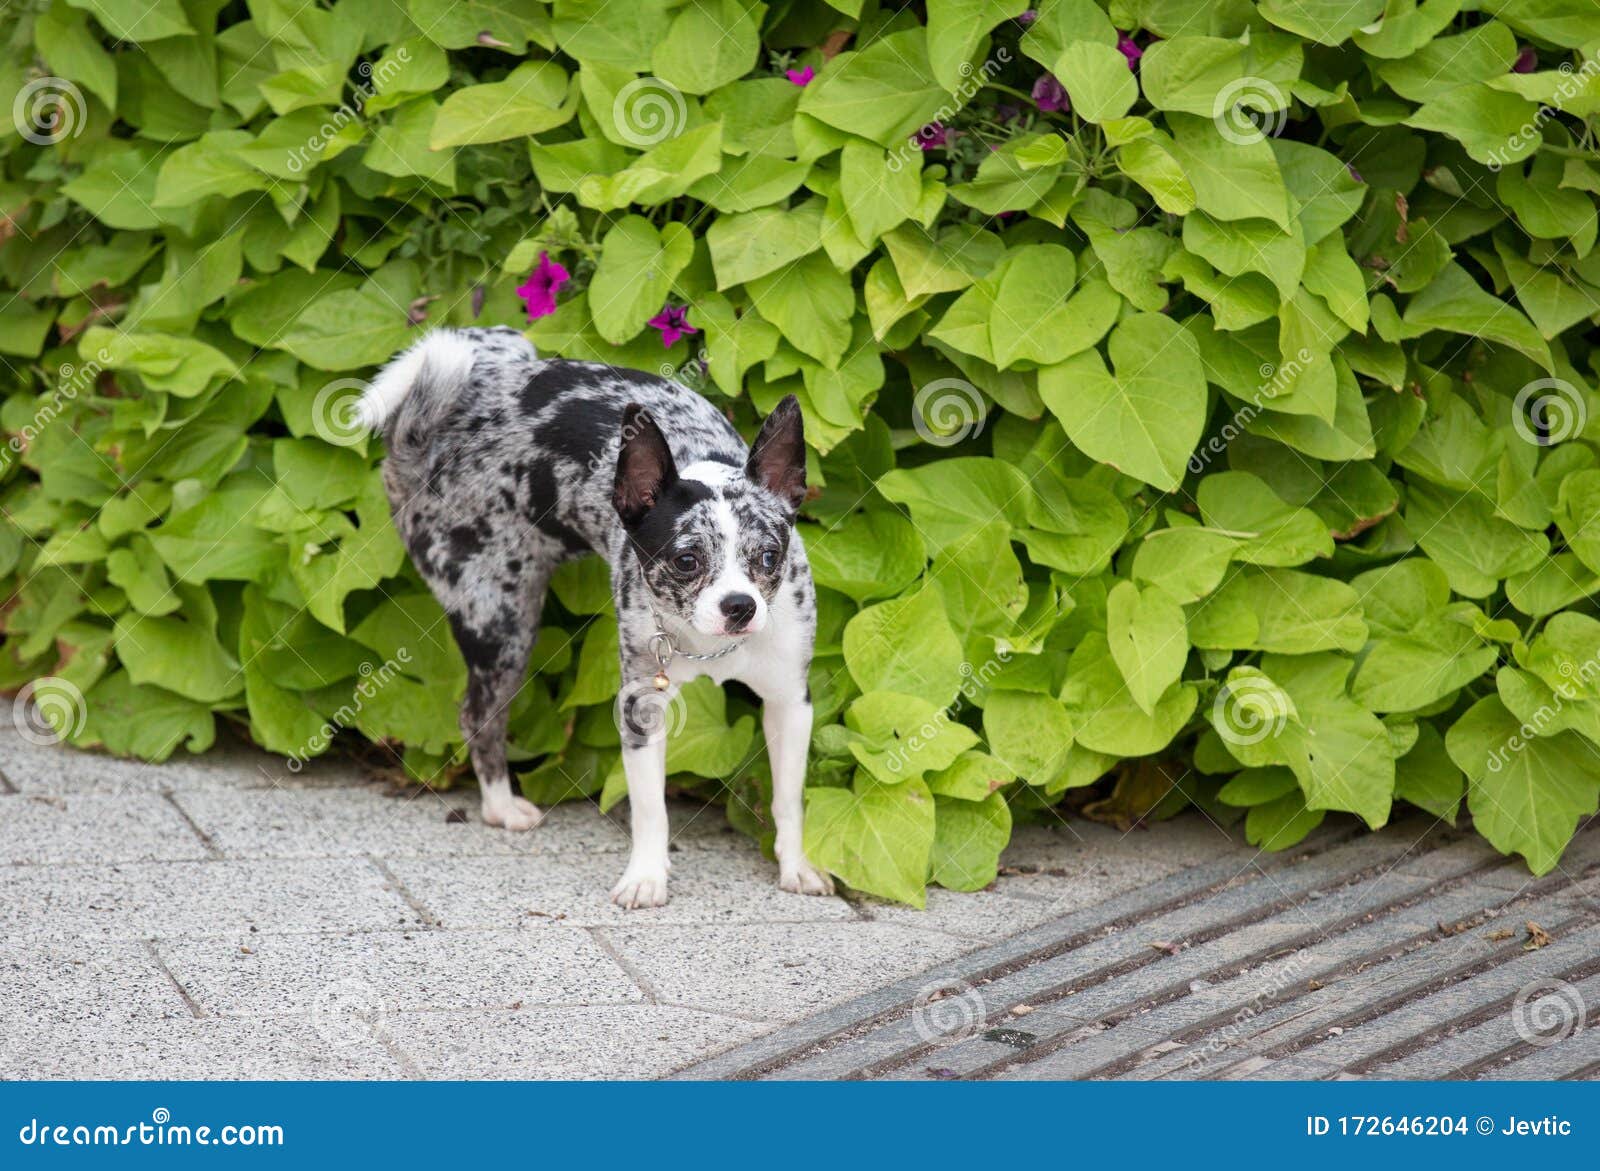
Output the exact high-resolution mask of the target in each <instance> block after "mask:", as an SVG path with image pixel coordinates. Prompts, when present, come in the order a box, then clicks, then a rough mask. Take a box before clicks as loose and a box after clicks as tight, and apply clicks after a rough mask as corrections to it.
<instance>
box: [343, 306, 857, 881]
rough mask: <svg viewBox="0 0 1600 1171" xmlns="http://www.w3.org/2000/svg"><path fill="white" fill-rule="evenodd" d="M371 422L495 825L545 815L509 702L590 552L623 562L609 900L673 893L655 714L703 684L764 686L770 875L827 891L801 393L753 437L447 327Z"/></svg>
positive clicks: (618, 379)
mask: <svg viewBox="0 0 1600 1171" xmlns="http://www.w3.org/2000/svg"><path fill="white" fill-rule="evenodd" d="M359 415H360V419H361V421H362V422H364V423H365V424H366V425H367V426H369V427H371V428H373V429H376V430H381V431H382V433H383V434H384V436H385V438H386V440H387V443H388V449H389V454H388V459H387V460H386V461H385V463H384V484H385V487H386V488H387V489H388V494H389V500H390V503H391V505H392V508H393V512H394V520H395V525H396V526H397V528H398V529H399V531H400V535H401V538H402V539H403V540H404V541H405V545H406V548H407V549H408V550H410V553H411V559H412V561H413V563H415V565H416V567H417V569H418V571H419V572H420V573H421V574H422V576H423V578H424V579H425V580H426V581H427V583H428V585H429V586H430V587H431V588H432V589H433V592H434V595H435V596H436V597H437V598H438V599H439V602H440V603H441V604H442V605H443V607H444V610H445V613H446V614H447V615H448V616H449V620H450V626H451V629H452V631H453V632H454V634H455V638H456V642H457V644H458V645H459V646H460V648H461V653H462V656H463V657H464V658H465V659H466V663H467V693H466V698H465V700H464V701H463V703H462V705H461V729H462V732H463V734H464V735H465V736H466V740H467V746H468V748H469V750H470V752H471V756H472V767H473V769H474V771H476V773H477V774H478V783H479V785H480V786H481V787H482V791H483V820H484V821H485V822H487V823H488V824H490V825H498V826H504V827H505V828H507V829H513V830H526V829H532V828H533V827H534V826H536V825H538V824H539V821H540V819H541V818H542V816H543V815H542V814H541V813H540V811H539V808H538V806H536V805H534V804H533V803H532V802H530V801H528V800H526V799H524V798H523V797H521V796H519V795H517V794H515V793H514V792H513V791H512V785H511V777H510V772H509V770H508V768H507V766H506V713H507V709H508V708H509V707H510V705H511V701H512V699H513V697H514V696H515V695H516V693H517V690H518V688H520V687H521V685H522V682H523V676H524V672H525V671H526V669H527V664H528V655H529V652H530V651H531V650H532V648H533V644H534V640H535V639H536V638H537V636H538V633H539V615H540V611H541V609H542V608H543V605H544V596H545V590H546V589H547V588H548V587H549V584H550V576H551V574H552V573H553V572H554V571H555V569H556V567H557V566H558V565H560V564H561V563H562V562H563V561H566V560H568V559H569V558H572V557H576V556H579V555H581V554H584V553H587V552H590V551H591V550H592V551H593V552H596V553H598V554H600V556H602V557H604V558H605V559H606V561H608V562H609V563H610V565H611V590H612V597H613V599H614V601H615V603H616V610H617V628H618V641H619V644H620V648H621V655H622V688H621V693H620V695H619V697H618V702H617V713H618V727H619V728H620V730H621V733H622V761H623V767H624V769H625V770H626V772H627V777H628V802H629V808H630V815H631V819H632V827H633V849H632V853H631V855H630V857H629V859H628V866H627V869H626V870H625V871H624V872H623V875H622V879H621V881H620V882H618V883H617V885H616V888H615V889H614V890H613V891H612V892H611V897H612V900H613V901H614V902H616V903H619V904H620V905H622V906H624V907H655V906H660V905H661V904H663V903H665V902H666V901H667V870H668V868H669V865H670V864H669V862H668V859H667V812H666V799H665V790H666V757H667V747H666V735H665V731H666V729H665V723H666V721H665V720H664V718H663V716H664V713H665V711H666V710H667V705H668V704H669V703H670V702H671V700H672V697H673V696H674V695H675V694H676V691H677V688H678V687H679V686H680V685H682V684H683V683H685V682H687V681H689V680H691V679H693V678H695V677H697V676H699V675H710V676H711V677H712V678H713V679H715V680H717V681H718V682H719V683H720V682H721V681H723V680H725V679H738V680H741V681H742V682H744V683H746V684H748V685H749V686H750V688H751V689H752V690H754V691H755V692H756V694H757V695H759V696H760V697H761V699H762V701H763V705H764V710H763V713H762V715H763V726H764V728H765V730H766V738H767V745H768V752H769V755H770V758H771V765H772V815H773V822H774V826H775V828H776V831H777V842H776V851H777V855H778V866H779V879H778V881H779V885H781V886H782V887H783V889H785V890H791V891H797V892H801V893H805V894H827V893H829V892H830V891H831V890H832V888H833V884H832V882H831V880H830V879H829V878H828V876H827V875H826V874H825V873H823V872H822V871H820V870H818V869H817V868H816V867H814V866H812V865H811V863H810V862H809V861H808V860H807V859H806V856H805V851H804V848H803V846H802V844H801V817H802V812H803V789H804V786H805V772H806V753H807V749H808V746H809V743H810V739H811V694H810V689H809V687H808V685H807V673H808V671H809V669H810V666H811V654H812V645H813V642H814V640H815V636H816V596H815V593H814V591H813V588H812V584H811V570H810V566H809V565H808V564H807V562H806V555H805V549H804V548H803V547H802V545H801V542H800V538H799V537H798V535H796V533H795V531H794V521H795V514H796V512H797V511H798V509H799V507H800V503H801V501H802V499H803V498H804V496H805V490H806V484H805V442H804V437H803V434H802V424H801V418H800V408H799V406H798V404H797V403H796V402H795V400H794V398H793V397H792V396H791V397H790V398H786V399H784V400H783V401H782V402H781V403H779V404H778V406H777V407H776V409H774V410H773V412H772V414H771V415H769V416H768V417H767V420H766V422H765V423H764V424H763V425H762V427H761V432H760V434H759V435H758V436H757V437H756V441H755V445H754V447H753V448H746V446H745V443H744V441H743V440H742V439H741V438H740V437H739V434H738V432H737V431H735V430H734V429H733V426H732V424H730V423H729V422H728V420H727V419H725V418H724V417H723V416H722V415H721V414H720V413H719V412H718V411H717V410H716V409H715V408H714V407H713V406H712V405H711V404H710V403H709V402H707V401H706V400H705V399H704V398H702V397H701V396H700V395H698V394H696V393H694V392H693V391H691V390H689V389H688V388H687V387H684V386H680V385H679V384H678V383H676V382H672V381H669V380H668V379H665V378H658V377H656V376H654V375H651V374H643V373H640V372H638V371H635V370H624V369H620V368H617V367H613V366H604V365H600V364H598V363H591V362H568V361H560V360H549V359H541V358H540V357H539V356H538V354H537V353H536V352H535V350H534V348H533V346H532V345H531V344H530V343H529V342H528V341H527V340H526V339H525V338H524V337H523V336H522V335H521V334H519V333H517V332H516V331H515V330H512V329H508V328H504V327H500V328H495V329H440V330H435V331H433V332H431V333H429V334H427V335H426V336H425V337H423V338H422V340H420V341H419V342H417V343H416V344H415V345H413V346H412V347H410V348H409V349H407V350H405V351H404V352H403V353H401V354H399V355H398V356H396V357H395V358H394V359H393V360H391V361H390V362H389V364H388V365H387V366H385V367H384V368H383V370H382V371H381V372H380V373H379V374H378V376H377V377H376V378H375V379H374V380H373V382H372V384H371V386H370V387H369V388H368V389H367V391H366V393H365V395H364V396H363V397H362V399H361V402H360V406H359Z"/></svg>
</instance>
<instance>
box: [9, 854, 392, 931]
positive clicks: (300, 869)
mask: <svg viewBox="0 0 1600 1171" xmlns="http://www.w3.org/2000/svg"><path fill="white" fill-rule="evenodd" d="M0 881H3V882H4V883H5V897H4V898H3V899H0V939H19V940H20V939H68V938H74V937H83V938H89V939H150V938H157V937H178V936H211V935H219V934H228V933H232V932H237V931H245V930H248V929H249V928H250V927H256V928H257V929H258V930H261V931H330V930H340V929H352V928H354V929H363V928H364V929H367V930H372V929H376V928H393V927H414V926H417V925H419V923H420V922H421V921H422V916H420V915H419V914H418V913H417V911H416V910H415V909H414V908H413V906H412V905H411V904H410V903H408V902H407V901H406V899H405V897H404V896H403V895H402V894H401V893H399V892H398V891H397V890H396V888H395V887H394V885H393V884H392V882H391V881H390V880H389V879H387V878H386V877H385V876H384V875H383V874H382V873H381V872H380V871H379V869H378V868H377V867H375V866H373V865H372V864H371V863H370V862H367V861H364V860H361V859H353V858H352V859H326V860H313V861H294V862H280V861H264V862H225V861H208V862H165V863H151V862H139V863H133V864H130V865H125V866H115V865H112V866H85V865H73V866H17V867H11V868H10V869H8V870H7V871H5V872H4V873H3V874H0Z"/></svg>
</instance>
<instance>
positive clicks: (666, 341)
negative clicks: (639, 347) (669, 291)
mask: <svg viewBox="0 0 1600 1171" xmlns="http://www.w3.org/2000/svg"><path fill="white" fill-rule="evenodd" d="M645 324H646V325H648V326H650V327H651V328H652V329H659V330H660V331H661V347H662V348H663V349H667V350H670V349H671V348H672V347H673V346H675V345H676V344H677V343H678V339H679V338H681V337H686V336H688V335H689V334H694V333H699V332H700V331H699V330H698V329H696V328H695V327H694V326H692V325H690V324H689V306H687V305H674V304H673V303H672V302H671V301H668V302H667V303H666V304H665V305H663V306H661V312H660V313H657V314H656V315H655V316H654V317H652V318H651V319H650V320H649V321H647V322H645Z"/></svg>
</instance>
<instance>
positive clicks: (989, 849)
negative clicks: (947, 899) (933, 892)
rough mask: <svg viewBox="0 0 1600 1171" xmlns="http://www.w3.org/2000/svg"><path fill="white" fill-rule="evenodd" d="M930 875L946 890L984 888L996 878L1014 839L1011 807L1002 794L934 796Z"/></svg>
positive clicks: (931, 878)
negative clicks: (970, 798) (970, 797)
mask: <svg viewBox="0 0 1600 1171" xmlns="http://www.w3.org/2000/svg"><path fill="white" fill-rule="evenodd" d="M934 807H935V819H934V834H933V849H932V852H931V854H930V856H929V859H928V878H929V881H931V882H937V883H938V884H939V885H940V886H942V887H944V888H945V889H947V890H982V889H983V888H984V887H986V886H988V885H989V884H990V883H991V882H993V881H994V880H995V875H996V874H997V873H998V872H999V868H1000V851H1001V850H1003V849H1005V847H1006V843H1007V842H1009V841H1010V840H1011V807H1010V806H1008V805H1007V804H1006V800H1005V798H1004V797H1003V796H1001V795H1000V794H999V793H992V794H990V795H989V796H988V797H986V798H985V799H984V800H982V801H962V800H958V799H955V798H951V797H936V798H935V799H934Z"/></svg>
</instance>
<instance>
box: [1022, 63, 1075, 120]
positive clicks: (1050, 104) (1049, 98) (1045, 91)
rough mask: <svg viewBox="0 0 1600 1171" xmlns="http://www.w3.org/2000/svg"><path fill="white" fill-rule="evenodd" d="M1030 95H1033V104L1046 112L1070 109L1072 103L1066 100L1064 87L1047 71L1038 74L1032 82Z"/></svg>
mask: <svg viewBox="0 0 1600 1171" xmlns="http://www.w3.org/2000/svg"><path fill="white" fill-rule="evenodd" d="M1031 96H1032V97H1033V102H1034V105H1036V106H1038V107H1039V108H1040V109H1041V110H1044V111H1045V112H1046V113H1050V112H1052V111H1056V110H1061V111H1066V110H1070V109H1072V104H1071V103H1070V102H1069V101H1067V90H1066V87H1065V86H1063V85H1062V84H1061V83H1060V82H1059V81H1057V80H1056V79H1055V77H1054V75H1052V74H1049V73H1042V74H1040V75H1039V80H1038V81H1036V82H1034V83H1033V93H1032V95H1031Z"/></svg>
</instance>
